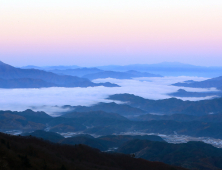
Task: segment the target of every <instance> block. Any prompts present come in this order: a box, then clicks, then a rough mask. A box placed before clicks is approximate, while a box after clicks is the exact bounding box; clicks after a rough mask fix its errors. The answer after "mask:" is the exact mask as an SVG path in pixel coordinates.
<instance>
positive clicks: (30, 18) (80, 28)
mask: <svg viewBox="0 0 222 170" xmlns="http://www.w3.org/2000/svg"><path fill="white" fill-rule="evenodd" d="M221 11H222V1H221V0H0V60H1V61H3V62H6V63H8V64H11V65H14V66H25V65H38V66H47V65H79V66H99V65H110V64H117V65H128V64H152V63H159V62H165V61H167V62H182V63H188V64H194V65H203V66H222V45H221V44H222V12H221Z"/></svg>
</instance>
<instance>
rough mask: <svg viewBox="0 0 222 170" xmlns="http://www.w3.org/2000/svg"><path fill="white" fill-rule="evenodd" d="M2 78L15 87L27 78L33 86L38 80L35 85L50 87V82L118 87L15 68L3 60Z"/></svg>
mask: <svg viewBox="0 0 222 170" xmlns="http://www.w3.org/2000/svg"><path fill="white" fill-rule="evenodd" d="M0 78H1V79H7V80H8V83H9V85H10V87H13V83H14V84H15V85H14V86H15V88H16V87H17V86H18V84H19V86H22V85H23V86H26V84H22V82H24V83H26V82H27V79H29V82H28V83H30V84H31V85H32V86H34V83H35V82H36V83H37V84H36V85H35V86H41V85H44V83H45V85H46V87H48V86H49V85H50V83H51V86H52V87H54V86H57V87H89V86H107V87H118V85H116V84H111V83H93V82H91V81H89V80H88V79H84V78H79V77H74V76H67V75H57V74H54V73H50V72H46V71H43V70H36V69H20V68H15V67H12V66H10V65H7V64H4V63H3V62H1V63H0ZM11 79H14V80H11ZM21 79H23V80H21ZM24 79H26V80H24ZM30 79H31V80H30ZM34 79H36V80H34ZM41 80H42V81H41ZM47 83H48V84H47ZM5 84H7V81H6V82H5Z"/></svg>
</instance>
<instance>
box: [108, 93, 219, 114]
mask: <svg viewBox="0 0 222 170" xmlns="http://www.w3.org/2000/svg"><path fill="white" fill-rule="evenodd" d="M108 99H111V100H117V101H122V102H126V103H127V104H128V105H130V106H132V107H136V108H140V109H142V110H145V111H146V112H148V113H160V114H178V113H179V114H189V115H196V116H197V115H208V114H210V113H211V114H212V113H221V112H222V105H221V103H222V98H215V99H212V100H201V101H183V100H180V99H176V98H170V99H163V100H150V99H144V98H142V97H139V96H135V95H133V94H116V95H111V96H110V97H109V98H108Z"/></svg>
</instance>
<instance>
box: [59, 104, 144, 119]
mask: <svg viewBox="0 0 222 170" xmlns="http://www.w3.org/2000/svg"><path fill="white" fill-rule="evenodd" d="M63 108H69V109H70V110H73V111H76V112H89V111H104V112H107V113H118V114H120V115H124V116H126V115H141V114H145V113H146V112H145V111H143V110H141V109H139V108H134V107H131V106H129V105H126V104H116V103H114V102H112V103H98V104H96V105H93V106H89V107H87V106H68V105H67V106H63Z"/></svg>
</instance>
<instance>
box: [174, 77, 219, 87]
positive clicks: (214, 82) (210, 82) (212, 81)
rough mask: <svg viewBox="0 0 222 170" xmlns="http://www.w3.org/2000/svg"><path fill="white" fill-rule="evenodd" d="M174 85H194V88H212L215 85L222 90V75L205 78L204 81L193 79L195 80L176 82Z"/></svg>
mask: <svg viewBox="0 0 222 170" xmlns="http://www.w3.org/2000/svg"><path fill="white" fill-rule="evenodd" d="M173 85H174V86H182V87H193V88H211V87H215V88H217V89H219V90H222V76H220V77H216V78H212V79H208V80H204V81H200V82H197V81H193V82H183V83H175V84H173Z"/></svg>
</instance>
